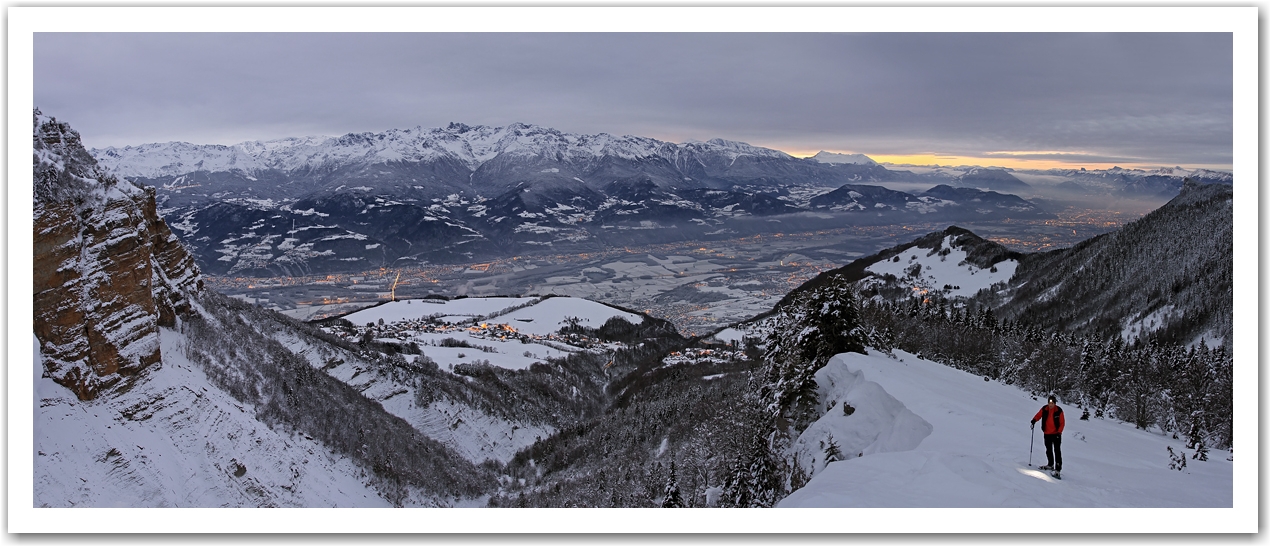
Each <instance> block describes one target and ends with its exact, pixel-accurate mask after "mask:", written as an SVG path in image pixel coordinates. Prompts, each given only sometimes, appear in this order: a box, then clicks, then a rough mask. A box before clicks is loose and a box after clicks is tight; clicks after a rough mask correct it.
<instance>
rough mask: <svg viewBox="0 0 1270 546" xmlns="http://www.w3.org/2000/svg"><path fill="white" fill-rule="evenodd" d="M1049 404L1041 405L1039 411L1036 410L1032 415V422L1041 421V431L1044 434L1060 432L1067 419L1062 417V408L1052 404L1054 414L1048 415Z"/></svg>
mask: <svg viewBox="0 0 1270 546" xmlns="http://www.w3.org/2000/svg"><path fill="white" fill-rule="evenodd" d="M1049 411H1050V405H1049V404H1045V405H1044V406H1041V411H1038V412H1036V415H1035V416H1033V417H1032V422H1033V423H1035V422H1037V421H1040V422H1041V432H1042V433H1045V434H1062V433H1063V425H1065V424H1067V419H1066V418H1065V417H1063V408H1060V407H1058V405H1057V404H1055V405H1054V415H1052V416H1051V415H1049Z"/></svg>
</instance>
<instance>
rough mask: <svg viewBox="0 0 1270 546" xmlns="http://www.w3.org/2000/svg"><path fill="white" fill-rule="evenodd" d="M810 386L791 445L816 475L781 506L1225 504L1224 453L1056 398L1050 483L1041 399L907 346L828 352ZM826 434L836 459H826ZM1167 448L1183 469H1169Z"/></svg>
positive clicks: (1227, 463) (1227, 460) (1229, 482)
mask: <svg viewBox="0 0 1270 546" xmlns="http://www.w3.org/2000/svg"><path fill="white" fill-rule="evenodd" d="M816 383H817V388H818V391H819V396H820V399H821V400H824V401H825V404H826V406H827V407H828V410H827V411H826V412H825V413H824V415H822V416H821V417H820V418H819V419H818V420H816V422H815V423H814V424H812V425H811V426H810V427H808V428H807V430H805V431H803V433H802V434H801V435H800V436H799V437H798V439H797V440H796V441H795V443H794V448H793V449H794V450H795V452H797V453H798V454H799V456H800V458H802V459H805V460H808V461H811V460H814V461H815V462H814V463H812V464H814V466H815V473H814V474H813V475H812V477H811V480H810V481H809V482H808V483H807V485H805V486H804V487H802V488H801V489H798V490H797V491H794V492H793V493H791V494H790V495H789V496H788V497H786V498H785V499H784V500H782V501H781V502H780V504H779V505H778V506H779V507H781V508H803V507H838V508H848V507H855V508H912V507H924V508H1011V507H1067V508H1079V507H1085V508H1111V507H1116V508H1130V507H1143V508H1146V507H1156V508H1164V507H1210V508H1221V507H1226V508H1229V507H1231V506H1233V502H1234V501H1233V487H1234V473H1233V464H1232V462H1231V458H1232V456H1231V454H1230V452H1228V451H1220V450H1210V451H1209V452H1208V454H1207V460H1205V461H1200V460H1198V459H1196V458H1194V455H1195V452H1194V450H1193V449H1192V450H1188V449H1186V447H1185V444H1186V442H1185V440H1178V439H1174V438H1172V437H1171V436H1169V435H1168V434H1163V433H1161V432H1159V431H1146V430H1140V429H1136V428H1134V426H1133V425H1132V424H1128V423H1122V422H1117V421H1114V420H1105V419H1096V418H1095V419H1089V420H1081V419H1080V415H1081V412H1080V410H1079V409H1078V408H1077V407H1075V406H1072V405H1069V404H1066V403H1064V404H1060V406H1061V407H1063V408H1064V409H1065V412H1064V413H1065V414H1066V416H1067V417H1066V419H1067V426H1066V428H1065V430H1064V434H1063V442H1062V454H1063V472H1062V479H1061V480H1056V479H1054V478H1053V477H1052V476H1051V475H1050V473H1048V472H1042V471H1040V470H1038V469H1037V467H1039V466H1041V465H1044V464H1045V462H1046V461H1045V447H1044V445H1043V443H1042V441H1041V440H1042V439H1041V434H1040V433H1039V432H1034V431H1031V430H1029V424H1028V422H1029V421H1030V420H1031V418H1032V416H1033V415H1034V414H1035V413H1036V411H1037V410H1039V409H1040V408H1041V406H1043V405H1044V404H1045V400H1044V398H1043V397H1037V396H1032V395H1030V394H1029V393H1028V392H1026V391H1023V390H1020V389H1019V388H1017V387H1015V386H1012V385H1005V384H1002V383H1000V382H997V381H984V379H983V378H982V377H980V376H977V375H974V374H971V373H967V372H964V371H961V370H957V369H954V368H950V367H948V366H944V365H941V364H938V363H935V362H931V361H929V360H925V359H922V358H919V357H917V356H915V355H913V354H911V353H906V352H904V351H895V353H894V357H892V356H890V355H887V354H883V353H878V352H875V351H870V352H869V353H868V354H858V353H847V354H842V355H838V356H836V357H834V358H833V359H831V360H830V361H829V362H828V364H826V365H825V367H823V368H821V369H820V370H819V371H817V372H816ZM848 406H849V407H851V408H853V409H854V411H852V412H851V413H850V414H849V415H846V414H844V412H843V408H844V407H848ZM831 438H832V440H831ZM830 441H832V442H834V443H835V444H836V445H837V446H838V447H839V450H840V452H841V455H840V457H841V460H838V461H837V462H831V463H828V464H826V463H825V452H826V448H827V445H828V443H829V442H830ZM1169 449H1172V450H1173V451H1172V452H1173V453H1177V454H1180V456H1182V457H1184V458H1185V459H1184V460H1185V461H1186V466H1185V467H1184V468H1181V469H1180V470H1174V469H1171V468H1170V465H1176V464H1177V462H1176V461H1175V460H1174V458H1172V457H1170V451H1169ZM1032 450H1034V451H1032Z"/></svg>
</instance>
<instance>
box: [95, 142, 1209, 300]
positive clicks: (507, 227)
mask: <svg viewBox="0 0 1270 546" xmlns="http://www.w3.org/2000/svg"><path fill="white" fill-rule="evenodd" d="M91 154H92V155H93V156H94V157H95V158H96V159H97V161H98V164H99V165H100V166H101V167H102V168H103V169H105V170H106V171H109V172H114V173H117V174H118V175H120V176H124V177H128V178H130V179H132V180H134V181H135V182H137V183H139V184H142V185H149V186H155V187H156V188H158V191H157V197H156V199H157V201H158V204H159V208H160V213H161V214H162V215H163V216H164V218H166V219H167V220H168V222H169V223H170V224H171V225H172V227H173V228H174V229H176V230H177V233H178V235H180V237H181V238H182V240H183V242H185V243H186V244H187V245H189V246H190V247H191V249H192V250H193V251H194V254H195V255H196V257H197V259H198V264H199V266H200V267H202V268H203V271H205V272H208V273H211V274H236V275H238V274H245V275H279V274H283V275H293V274H314V273H332V272H341V271H357V270H364V269H366V268H368V267H392V266H400V265H410V264H418V263H421V262H429V263H439V262H456V261H471V260H481V259H487V258H492V257H498V256H506V255H515V254H525V253H532V252H537V251H552V252H559V251H569V250H577V251H591V250H597V249H600V248H605V247H611V246H614V245H630V244H643V243H661V242H667V241H679V240H684V238H692V239H709V238H711V237H736V236H744V235H749V234H756V233H770V232H772V231H773V230H782V229H787V226H789V225H790V224H789V223H788V222H770V221H768V220H770V219H773V218H777V217H781V216H788V215H797V218H796V219H797V224H798V225H799V226H800V227H801V228H802V229H821V228H827V227H841V226H842V225H843V224H844V223H845V224H853V225H861V224H879V223H892V222H912V221H922V222H948V223H972V222H976V221H993V220H1004V219H1007V218H1010V219H1026V218H1044V217H1048V214H1049V212H1048V211H1045V210H1043V209H1042V207H1040V206H1037V204H1035V203H1033V202H1030V201H1028V200H1027V199H1028V198H1030V197H1031V196H1033V195H1037V189H1038V188H1037V187H1034V186H1033V185H1032V184H1030V183H1029V182H1026V181H1024V180H1022V179H1021V178H1019V176H1023V175H1022V174H1020V173H1012V172H1008V171H1005V170H1002V169H981V168H976V169H963V170H952V171H940V172H938V173H915V172H909V171H895V170H889V169H887V168H885V167H883V166H881V165H878V164H876V163H875V162H873V161H872V160H871V159H869V158H868V157H867V156H864V155H861V154H837V153H831V152H821V153H820V154H817V155H816V156H815V157H813V158H797V157H793V156H791V155H789V154H786V153H785V152H782V151H779V150H773V149H768V148H763V147H759V146H752V145H750V144H746V143H744V142H736V141H730V140H723V139H711V140H708V141H705V142H700V141H688V142H684V143H678V144H676V143H671V142H665V141H660V140H656V139H652V138H646V137H639V136H621V137H618V136H613V135H609V134H605V133H600V134H595V135H583V134H573V133H566V132H562V131H559V130H556V129H551V128H545V127H540V126H535V125H526V124H522V123H515V124H511V125H508V126H505V127H489V126H469V125H464V124H461V123H451V124H450V125H448V126H446V127H441V128H433V129H425V128H422V127H415V128H412V129H393V130H389V131H384V132H382V133H351V134H347V135H344V136H340V137H300V138H285V139H278V140H270V141H252V142H243V143H240V144H235V145H232V146H224V145H195V144H189V143H183V142H169V143H163V144H142V145H139V146H127V147H123V148H115V147H112V148H104V149H94V150H92V151H91ZM1185 174H1192V173H1189V172H1187V173H1185ZM1016 175H1017V176H1016ZM1100 177H1101V178H1100ZM1042 178H1043V179H1044V180H1043V181H1042V182H1041V183H1043V184H1049V185H1050V186H1055V187H1057V190H1056V191H1059V192H1067V193H1069V194H1072V195H1082V196H1087V195H1089V194H1096V193H1100V192H1111V193H1115V192H1122V193H1123V192H1129V193H1133V194H1135V195H1137V194H1144V195H1153V196H1154V195H1167V194H1169V192H1172V194H1176V192H1177V189H1178V188H1180V187H1181V183H1182V179H1183V178H1182V177H1181V176H1179V175H1178V174H1176V173H1175V174H1167V173H1150V174H1148V173H1146V171H1130V170H1123V169H1121V170H1115V171H1108V172H1105V173H1093V172H1088V173H1087V172H1083V171H1072V172H1061V173H1060V172H1054V173H1049V174H1046V175H1044V176H1043V177H1042ZM1030 180H1032V181H1033V182H1035V181H1036V180H1037V179H1036V177H1032V178H1031V179H1030ZM1205 180H1206V181H1215V182H1229V175H1227V178H1225V179H1222V178H1221V177H1210V178H1209V179H1205ZM891 182H901V183H902V182H923V183H931V184H932V186H937V187H934V188H931V189H930V190H928V191H926V192H925V193H921V194H909V193H905V192H897V191H894V190H888V189H885V188H882V187H881V186H879V185H878V184H882V183H891ZM848 186H849V187H848ZM998 192H999V193H998ZM1012 194H1014V195H1012ZM861 195H862V196H869V197H866V198H865V199H864V200H863V201H862V200H860V199H857V196H861ZM883 195H884V198H883V197H880V196H883ZM1019 196H1022V197H1019ZM866 201H867V202H866Z"/></svg>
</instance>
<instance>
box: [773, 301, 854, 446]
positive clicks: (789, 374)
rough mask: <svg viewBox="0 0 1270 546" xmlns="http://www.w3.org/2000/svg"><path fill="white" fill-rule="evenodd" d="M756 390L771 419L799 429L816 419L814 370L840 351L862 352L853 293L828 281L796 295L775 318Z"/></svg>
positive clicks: (816, 401)
mask: <svg viewBox="0 0 1270 546" xmlns="http://www.w3.org/2000/svg"><path fill="white" fill-rule="evenodd" d="M771 320H772V325H773V329H772V331H771V333H770V334H769V335H768V338H767V347H768V348H767V352H766V353H765V354H764V361H765V364H764V371H763V375H762V377H763V381H764V383H763V385H762V386H761V387H760V388H759V394H760V396H762V398H763V401H764V403H765V404H766V406H767V408H768V411H769V412H771V414H772V416H773V417H776V418H778V419H781V418H783V419H787V420H788V423H789V425H790V427H792V428H793V430H794V431H801V430H803V429H805V428H806V427H807V426H808V425H810V424H811V423H812V422H813V421H814V420H815V419H816V418H818V417H819V410H820V404H819V401H818V400H817V399H816V381H815V374H816V371H817V370H819V369H820V368H822V367H824V365H825V364H826V363H828V362H829V359H830V358H831V357H833V356H834V355H836V354H838V353H845V352H860V353H862V352H864V343H865V338H866V335H865V333H864V331H863V329H862V328H861V326H860V309H859V304H858V302H857V300H856V295H855V293H854V292H853V291H852V290H851V288H850V287H849V286H847V285H845V284H843V283H833V282H831V283H828V284H825V285H821V286H819V287H817V288H815V289H814V290H810V291H807V292H800V293H796V294H795V295H794V297H793V298H792V300H791V301H789V302H788V304H786V305H784V306H783V307H782V308H781V309H779V310H778V311H777V312H776V314H775V315H774V316H773V318H772V319H771Z"/></svg>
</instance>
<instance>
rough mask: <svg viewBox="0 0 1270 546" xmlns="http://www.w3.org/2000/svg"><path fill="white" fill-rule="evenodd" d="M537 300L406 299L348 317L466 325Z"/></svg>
mask: <svg viewBox="0 0 1270 546" xmlns="http://www.w3.org/2000/svg"><path fill="white" fill-rule="evenodd" d="M534 299H535V298H463V299H457V300H449V301H446V300H427V299H419V300H404V301H390V302H388V303H385V304H383V305H377V306H375V307H371V308H368V309H362V310H361V311H357V312H355V313H350V314H348V315H347V316H345V317H344V318H345V319H348V321H349V322H352V323H353V324H366V323H367V322H378V321H380V320H383V321H384V322H394V321H401V320H413V319H420V318H425V317H430V316H434V315H442V316H443V320H445V321H446V322H449V323H452V324H453V323H457V322H463V321H464V320H471V319H474V318H481V317H485V316H488V315H491V314H494V313H497V312H499V311H503V310H506V309H509V308H511V307H515V306H517V305H524V304H527V303H529V302H531V301H534Z"/></svg>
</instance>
